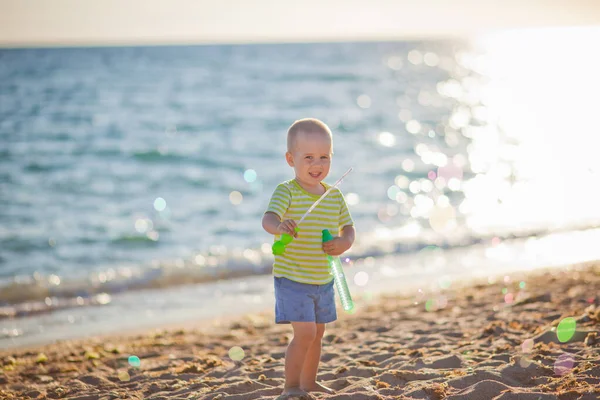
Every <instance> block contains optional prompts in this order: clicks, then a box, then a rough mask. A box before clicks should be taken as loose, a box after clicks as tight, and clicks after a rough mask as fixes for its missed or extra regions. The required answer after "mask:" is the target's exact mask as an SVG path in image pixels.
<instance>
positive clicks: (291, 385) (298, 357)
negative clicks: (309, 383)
mask: <svg viewBox="0 0 600 400" xmlns="http://www.w3.org/2000/svg"><path fill="white" fill-rule="evenodd" d="M292 327H293V328H294V338H293V339H292V341H291V342H290V344H289V345H288V348H287V350H286V352H285V386H284V388H283V393H282V394H284V395H298V396H302V395H306V394H307V393H306V391H304V390H303V389H301V388H300V374H301V373H302V366H303V365H304V360H305V358H306V353H307V351H308V349H309V347H310V345H311V343H313V342H314V340H315V335H316V332H317V327H316V324H315V323H314V322H292Z"/></svg>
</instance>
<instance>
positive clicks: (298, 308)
mask: <svg viewBox="0 0 600 400" xmlns="http://www.w3.org/2000/svg"><path fill="white" fill-rule="evenodd" d="M336 319H337V313H336V311H335V297H334V291H333V280H332V281H331V282H329V283H326V284H324V285H311V284H308V283H300V282H294V281H292V280H289V279H287V278H280V277H275V322H276V323H278V324H289V323H290V322H316V323H317V324H326V323H328V322H333V321H335V320H336Z"/></svg>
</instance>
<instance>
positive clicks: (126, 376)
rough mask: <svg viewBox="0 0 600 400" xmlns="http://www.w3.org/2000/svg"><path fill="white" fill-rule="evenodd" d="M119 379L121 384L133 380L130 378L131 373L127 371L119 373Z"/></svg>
mask: <svg viewBox="0 0 600 400" xmlns="http://www.w3.org/2000/svg"><path fill="white" fill-rule="evenodd" d="M117 376H118V377H119V380H120V381H121V382H129V379H131V377H130V376H129V373H128V372H127V371H121V372H119V375H117Z"/></svg>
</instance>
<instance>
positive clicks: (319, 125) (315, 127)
mask: <svg viewBox="0 0 600 400" xmlns="http://www.w3.org/2000/svg"><path fill="white" fill-rule="evenodd" d="M299 132H306V133H322V134H324V135H327V136H329V138H330V139H331V141H332V142H333V135H332V134H331V130H330V129H329V127H328V126H327V124H326V123H325V122H323V121H321V120H318V119H316V118H303V119H299V120H297V121H294V123H293V124H292V125H291V126H290V127H289V129H288V132H287V148H288V151H292V149H293V148H294V145H295V144H296V136H297V135H298V133H299Z"/></svg>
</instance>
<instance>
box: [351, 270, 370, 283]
mask: <svg viewBox="0 0 600 400" xmlns="http://www.w3.org/2000/svg"><path fill="white" fill-rule="evenodd" d="M367 282H369V274H367V273H366V272H365V271H359V272H357V273H356V274H355V275H354V283H355V284H356V285H357V286H365V285H366V284H367Z"/></svg>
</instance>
